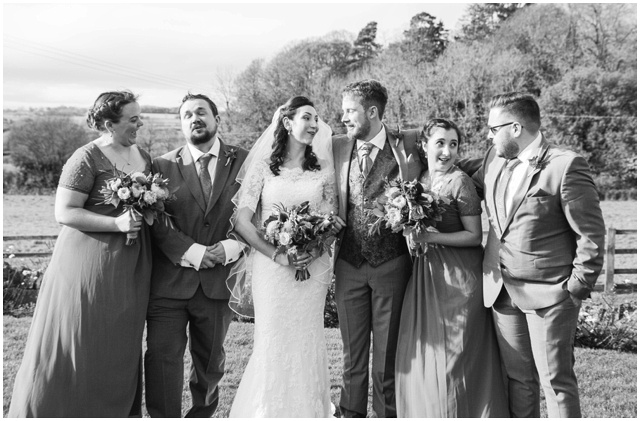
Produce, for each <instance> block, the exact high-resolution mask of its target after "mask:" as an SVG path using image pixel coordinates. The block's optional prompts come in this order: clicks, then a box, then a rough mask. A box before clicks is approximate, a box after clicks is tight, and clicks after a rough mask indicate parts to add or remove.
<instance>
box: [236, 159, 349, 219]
mask: <svg viewBox="0 0 640 421" xmlns="http://www.w3.org/2000/svg"><path fill="white" fill-rule="evenodd" d="M323 164H324V163H322V162H321V163H320V165H321V170H320V171H303V170H302V169H301V168H294V169H289V168H280V175H278V176H276V175H275V174H273V173H272V172H271V169H270V168H269V165H268V164H267V162H266V161H260V162H258V163H257V165H256V166H255V167H253V168H251V169H250V170H249V171H248V172H247V176H246V177H245V179H244V180H243V182H242V185H243V188H242V190H241V194H240V199H239V200H240V201H239V203H238V208H239V209H240V208H243V207H248V208H251V209H252V210H254V211H255V210H256V208H257V205H258V204H260V206H261V208H262V209H261V215H260V217H261V220H264V219H265V218H267V217H268V216H269V215H270V214H271V211H272V208H273V205H275V204H282V205H284V206H286V207H290V206H293V205H298V204H300V203H302V202H304V201H309V205H310V208H311V210H314V211H316V212H321V213H329V212H337V210H338V209H337V196H336V187H335V172H334V169H333V168H332V167H330V166H328V165H326V164H325V165H323ZM245 186H246V187H245Z"/></svg>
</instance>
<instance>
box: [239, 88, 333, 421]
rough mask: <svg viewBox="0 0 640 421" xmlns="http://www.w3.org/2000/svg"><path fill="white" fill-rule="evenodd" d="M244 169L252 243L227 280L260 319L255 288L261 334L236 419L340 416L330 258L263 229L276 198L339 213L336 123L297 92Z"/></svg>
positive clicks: (243, 202)
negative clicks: (334, 388) (284, 248)
mask: <svg viewBox="0 0 640 421" xmlns="http://www.w3.org/2000/svg"><path fill="white" fill-rule="evenodd" d="M312 144H313V145H312ZM243 168H244V169H246V174H244V170H242V169H241V172H240V174H241V175H240V176H239V177H238V178H239V180H242V181H241V182H242V187H241V188H240V190H239V192H238V194H237V196H236V198H235V200H236V201H235V203H236V206H237V209H236V214H235V215H234V217H233V218H232V222H233V226H234V232H235V233H237V234H238V235H240V236H241V237H242V238H243V239H244V240H245V241H246V242H247V243H249V245H250V246H251V249H250V251H249V252H248V254H247V256H245V257H244V258H243V259H241V260H240V261H239V262H238V263H237V264H236V265H235V267H234V269H232V272H231V273H232V275H230V278H229V279H228V281H227V282H228V285H229V287H230V289H231V291H232V299H231V301H230V306H231V307H232V308H233V309H234V310H235V311H237V312H238V313H239V314H243V315H251V316H253V314H251V313H252V311H251V310H252V309H251V308H247V305H246V304H247V303H249V307H251V299H250V298H248V297H247V295H249V294H251V295H252V298H253V303H252V304H253V309H255V334H254V346H253V355H252V356H251V358H250V360H249V363H248V365H247V367H246V370H245V372H244V375H243V377H242V380H241V382H240V386H239V387H238V391H237V393H236V396H235V400H234V402H233V405H232V407H231V412H230V414H229V416H230V417H241V418H250V417H269V418H275V417H287V418H294V417H313V418H321V417H331V416H332V405H331V400H330V381H329V366H328V358H327V348H326V343H325V337H324V303H325V296H326V294H327V288H328V286H329V283H330V282H331V276H332V273H333V270H332V267H331V260H330V257H329V256H328V255H327V254H326V253H325V254H323V255H320V256H319V257H318V256H316V255H317V254H318V253H311V254H309V253H306V252H305V253H302V254H298V255H297V256H294V257H293V258H292V259H291V260H289V259H288V258H287V256H286V255H284V254H276V253H275V247H274V246H273V245H271V244H270V243H268V242H267V241H266V240H264V239H263V238H262V236H261V235H260V233H259V232H258V231H257V229H256V227H259V226H261V221H263V220H265V219H266V218H267V217H268V216H269V214H270V213H271V211H272V207H273V205H276V204H282V205H284V206H286V207H288V208H289V207H291V206H293V205H298V204H300V203H302V202H304V201H309V203H310V208H311V210H315V211H317V212H322V213H329V212H332V211H333V212H335V211H336V210H337V209H336V199H337V197H336V190H335V174H334V168H333V162H332V153H331V129H330V128H329V126H328V125H327V124H325V123H323V122H322V121H320V120H319V119H318V114H317V113H316V110H315V108H314V105H313V103H312V102H311V101H310V100H309V99H307V98H305V97H302V96H296V97H293V98H291V99H290V100H289V101H287V103H286V104H284V105H283V106H282V107H280V109H279V110H278V111H277V112H276V114H275V115H274V119H273V122H272V124H271V126H269V128H268V129H267V130H266V131H265V133H263V135H262V136H261V137H260V138H259V139H258V140H257V141H256V143H255V145H254V147H253V148H252V150H251V153H250V155H249V157H248V158H247V160H246V161H245V163H244V167H243ZM242 178H243V179H242ZM305 267H307V268H308V270H309V272H310V273H311V278H310V279H308V280H306V281H296V279H295V272H296V269H303V268H305Z"/></svg>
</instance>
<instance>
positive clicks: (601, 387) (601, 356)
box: [3, 316, 638, 418]
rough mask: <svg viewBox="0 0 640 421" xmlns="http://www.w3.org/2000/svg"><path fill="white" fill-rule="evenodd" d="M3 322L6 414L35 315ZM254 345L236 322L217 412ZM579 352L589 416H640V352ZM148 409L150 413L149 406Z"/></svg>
mask: <svg viewBox="0 0 640 421" xmlns="http://www.w3.org/2000/svg"><path fill="white" fill-rule="evenodd" d="M3 322H4V329H3V333H4V340H3V352H4V358H3V372H4V377H3V392H4V393H3V396H4V397H3V414H4V416H6V414H7V410H8V409H9V401H10V399H11V392H12V388H13V380H14V377H15V374H16V371H17V370H18V367H19V365H20V361H21V358H22V352H23V349H24V344H25V342H26V338H27V333H28V329H29V325H30V324H31V317H22V318H14V317H11V316H4V317H3ZM325 335H326V338H327V348H328V351H329V365H330V375H331V401H332V402H333V403H334V404H336V405H337V403H338V400H339V396H340V392H339V387H340V383H341V374H342V368H341V366H342V342H341V340H340V332H339V331H338V329H325ZM252 345H253V325H252V324H249V323H237V322H234V323H233V324H232V325H231V328H230V329H229V334H228V336H227V341H226V344H225V346H226V351H227V364H226V374H225V376H224V377H223V378H222V382H221V385H220V389H221V390H220V404H219V406H218V410H217V411H216V413H215V414H214V417H216V418H225V417H227V416H228V414H229V409H230V407H231V402H232V401H233V397H234V395H235V393H236V389H237V387H238V384H239V383H240V379H241V377H242V373H243V371H244V367H245V366H246V364H247V362H248V360H249V356H250V355H251V349H252ZM575 354H576V373H577V375H578V382H579V385H580V396H581V402H582V415H583V417H588V418H636V417H637V403H638V401H637V354H630V353H619V352H616V351H605V350H595V349H584V348H576V352H575ZM185 367H187V368H188V367H190V358H189V357H188V356H186V357H185ZM187 381H188V370H185V382H184V389H183V412H184V411H186V409H187V408H188V407H189V405H190V403H191V398H190V395H189V390H188V386H187ZM543 402H544V401H543ZM369 408H371V406H369ZM542 412H543V416H546V409H545V407H544V403H543V408H542ZM143 413H144V415H145V416H148V414H147V413H146V410H145V409H144V408H143Z"/></svg>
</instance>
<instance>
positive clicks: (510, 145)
mask: <svg viewBox="0 0 640 421" xmlns="http://www.w3.org/2000/svg"><path fill="white" fill-rule="evenodd" d="M519 153H520V146H518V144H517V143H516V142H515V141H514V140H512V139H509V140H507V141H505V142H503V143H500V144H499V145H496V155H498V156H499V157H501V158H505V159H511V158H515V157H516V156H518V154H519Z"/></svg>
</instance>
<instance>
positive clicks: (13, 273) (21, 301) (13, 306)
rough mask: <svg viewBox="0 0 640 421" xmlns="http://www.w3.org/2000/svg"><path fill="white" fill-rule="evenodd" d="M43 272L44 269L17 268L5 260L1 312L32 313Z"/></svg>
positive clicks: (26, 314) (13, 313)
mask: <svg viewBox="0 0 640 421" xmlns="http://www.w3.org/2000/svg"><path fill="white" fill-rule="evenodd" d="M43 274H44V269H37V270H33V269H30V268H28V267H26V266H22V267H21V268H17V267H14V266H12V265H11V264H10V263H8V262H7V261H6V260H5V261H4V262H3V266H2V291H3V300H2V314H8V315H11V316H14V317H23V316H31V315H33V310H34V308H35V302H36V299H37V297H38V290H39V289H40V285H41V284H42V276H43Z"/></svg>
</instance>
